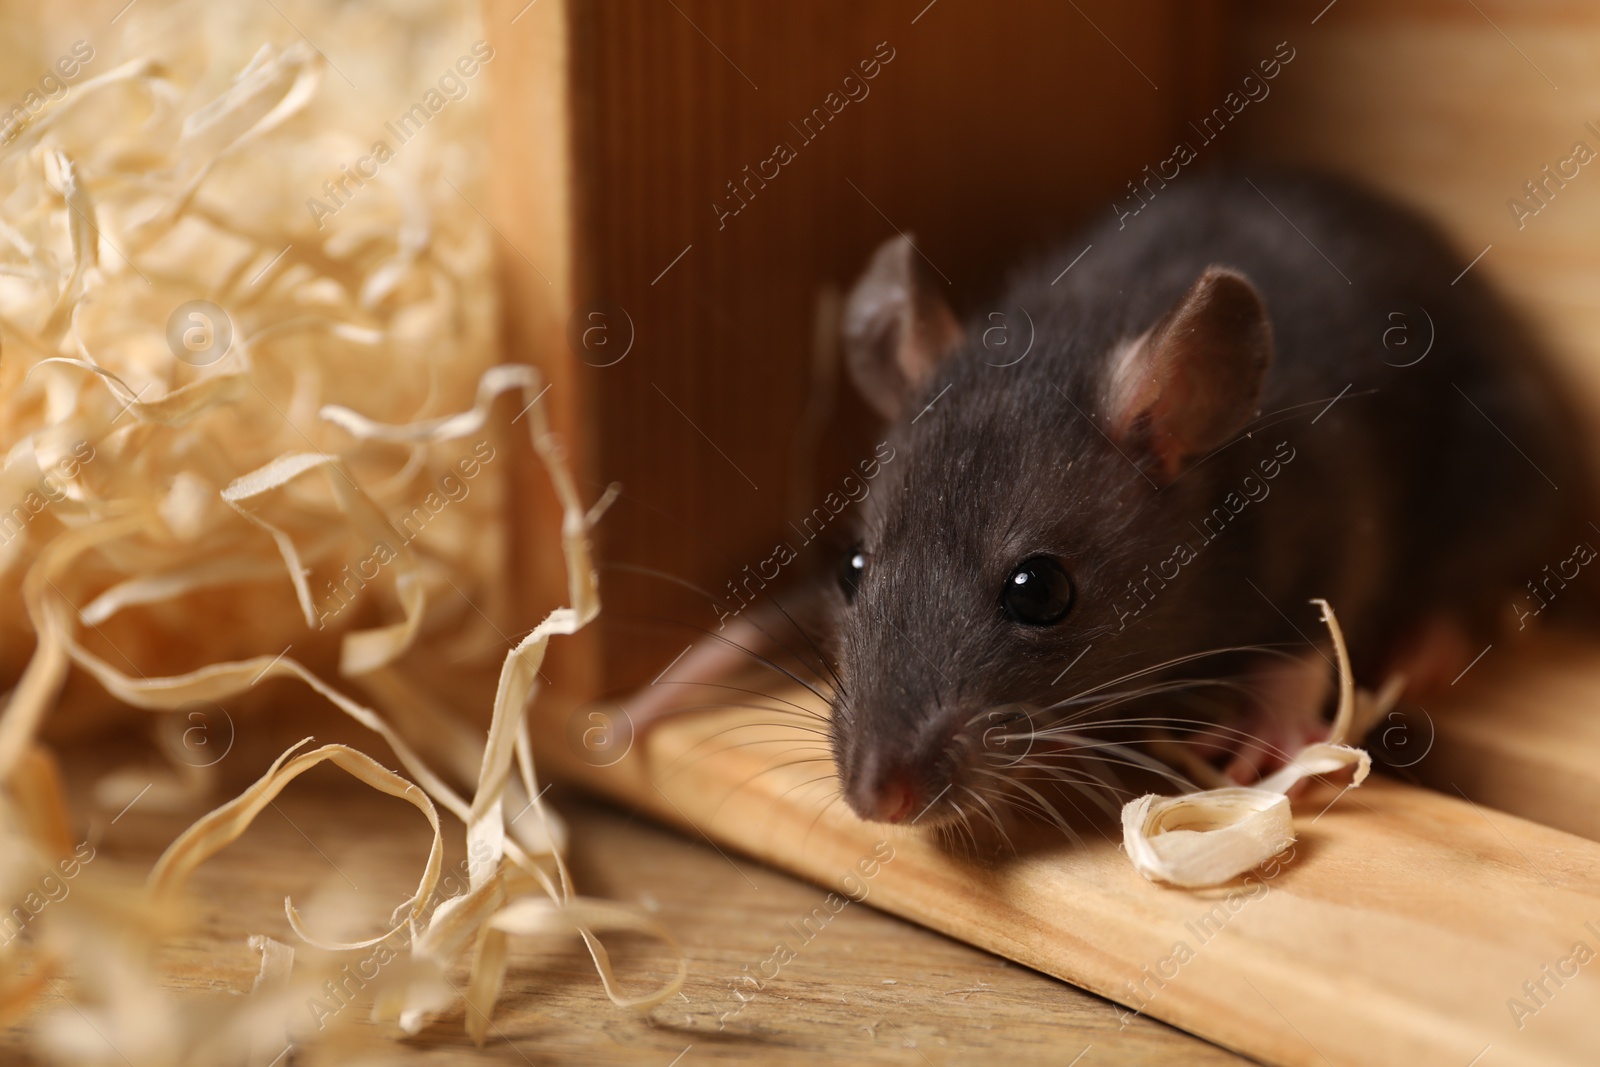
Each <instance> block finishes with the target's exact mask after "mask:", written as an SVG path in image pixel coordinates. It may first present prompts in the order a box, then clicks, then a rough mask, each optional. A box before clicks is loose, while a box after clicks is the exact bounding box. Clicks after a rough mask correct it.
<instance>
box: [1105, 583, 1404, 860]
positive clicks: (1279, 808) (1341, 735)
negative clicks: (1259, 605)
mask: <svg viewBox="0 0 1600 1067" xmlns="http://www.w3.org/2000/svg"><path fill="white" fill-rule="evenodd" d="M1312 603H1314V604H1318V605H1320V606H1321V607H1322V621H1323V622H1325V623H1327V625H1328V632H1329V634H1330V635H1331V636H1332V638H1333V647H1334V652H1335V654H1336V657H1337V661H1338V662H1337V670H1338V676H1339V704H1338V710H1337V711H1336V712H1335V715H1334V722H1333V727H1332V730H1331V732H1330V735H1329V740H1328V741H1326V742H1321V743H1318V744H1313V745H1307V746H1306V747H1305V748H1303V749H1301V750H1300V751H1299V752H1298V753H1297V754H1296V755H1295V756H1294V758H1293V759H1291V760H1290V761H1289V762H1288V763H1287V764H1286V765H1285V766H1283V767H1281V768H1279V769H1278V770H1277V771H1275V772H1273V773H1272V774H1270V775H1268V776H1266V777H1265V778H1263V779H1261V780H1260V781H1259V782H1257V783H1256V784H1255V785H1254V786H1230V787H1226V788H1221V789H1207V790H1202V791H1200V792H1195V793H1188V794H1185V795H1183V796H1177V797H1163V796H1157V795H1155V794H1153V793H1152V794H1148V795H1146V796H1142V797H1140V798H1138V799H1137V800H1131V801H1129V802H1128V803H1127V804H1125V805H1124V806H1123V808H1122V847H1123V849H1124V850H1125V851H1126V852H1127V853H1128V858H1129V859H1130V860H1131V861H1132V862H1133V866H1134V868H1135V869H1136V870H1138V872H1139V873H1140V874H1142V875H1144V876H1145V877H1146V878H1149V879H1150V880H1152V881H1160V882H1166V883H1168V884H1170V885H1175V886H1179V887H1181V888H1184V889H1202V888H1206V887H1209V886H1216V885H1222V884H1223V883H1226V882H1230V881H1232V880H1233V879H1235V878H1237V877H1239V876H1240V875H1241V874H1244V873H1245V872H1246V871H1251V870H1254V869H1255V868H1257V867H1259V866H1261V864H1263V863H1265V862H1266V861H1267V860H1269V859H1271V858H1272V857H1273V856H1276V855H1277V854H1278V853H1280V852H1282V851H1283V850H1284V849H1286V848H1288V847H1289V846H1290V845H1292V844H1294V840H1295V832H1294V822H1293V819H1292V816H1291V812H1290V808H1289V798H1288V796H1287V793H1288V792H1289V790H1290V789H1291V788H1292V787H1293V786H1294V785H1295V784H1296V783H1298V782H1300V781H1302V780H1304V779H1306V778H1309V777H1313V776H1320V775H1329V774H1335V773H1338V772H1340V771H1343V770H1346V769H1348V768H1352V767H1353V768H1354V772H1353V774H1352V776H1351V779H1350V785H1349V786H1348V787H1347V788H1352V789H1353V788H1355V787H1356V786H1359V785H1360V784H1361V783H1362V782H1363V781H1364V780H1365V779H1366V777H1367V773H1368V772H1369V771H1370V770H1371V769H1372V760H1371V758H1370V757H1369V756H1368V755H1367V753H1366V752H1365V751H1364V750H1363V749H1360V748H1355V747H1353V746H1351V745H1348V744H1345V742H1346V741H1347V740H1355V739H1358V738H1360V737H1362V736H1364V735H1365V733H1366V731H1367V730H1368V729H1369V728H1370V727H1371V726H1372V724H1373V723H1375V722H1376V721H1377V720H1378V719H1380V718H1382V716H1383V714H1384V713H1385V712H1386V711H1387V710H1388V708H1389V707H1390V706H1392V705H1393V703H1394V701H1395V700H1396V699H1397V698H1398V696H1399V693H1400V690H1401V689H1403V688H1404V681H1405V680H1404V679H1403V678H1400V677H1398V676H1397V677H1394V678H1390V679H1389V680H1388V681H1387V682H1386V683H1385V684H1384V687H1383V689H1382V691H1381V692H1380V693H1379V694H1378V695H1376V696H1373V695H1371V694H1368V693H1366V692H1363V691H1360V690H1357V689H1356V687H1355V681H1354V678H1353V676H1352V675H1351V672H1350V655H1349V652H1348V651H1347V650H1346V648H1345V643H1344V633H1343V632H1342V631H1341V630H1340V629H1339V620H1338V619H1337V618H1336V617H1335V616H1334V613H1333V608H1332V607H1331V606H1329V604H1328V602H1327V601H1326V600H1314V601H1312Z"/></svg>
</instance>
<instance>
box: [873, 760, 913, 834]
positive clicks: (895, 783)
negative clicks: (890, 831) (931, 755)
mask: <svg viewBox="0 0 1600 1067" xmlns="http://www.w3.org/2000/svg"><path fill="white" fill-rule="evenodd" d="M865 799H866V802H867V803H866V805H865V809H866V810H865V811H863V812H862V814H863V815H865V816H866V817H867V818H869V819H872V820H875V821H877V822H887V823H898V822H904V821H905V820H906V819H908V818H910V817H911V816H912V815H913V814H914V813H915V812H916V804H917V791H916V789H915V788H914V787H913V786H912V784H911V779H910V777H909V776H908V775H906V774H905V773H904V772H901V771H890V772H889V773H887V774H885V775H884V776H883V777H882V778H881V779H879V781H878V783H877V786H876V788H874V789H871V790H870V791H869V792H868V794H867V796H866V798H865Z"/></svg>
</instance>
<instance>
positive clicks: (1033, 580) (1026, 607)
mask: <svg viewBox="0 0 1600 1067" xmlns="http://www.w3.org/2000/svg"><path fill="white" fill-rule="evenodd" d="M1000 606H1001V607H1002V608H1004V609H1005V613H1006V615H1007V617H1008V618H1010V619H1011V621H1012V622H1020V623H1026V624H1027V625H1029V626H1049V625H1051V624H1053V623H1058V622H1060V621H1061V620H1062V619H1064V618H1066V617H1067V612H1069V611H1071V610H1072V579H1071V578H1069V577H1067V572H1066V570H1065V569H1063V568H1062V566H1061V564H1059V563H1057V562H1056V561H1055V560H1053V559H1051V558H1050V557H1049V556H1034V557H1033V558H1032V559H1025V560H1023V561H1022V562H1021V563H1019V564H1017V567H1016V569H1015V570H1013V571H1012V572H1011V576H1010V577H1009V578H1007V579H1006V584H1005V586H1004V587H1003V588H1002V589H1001V590H1000Z"/></svg>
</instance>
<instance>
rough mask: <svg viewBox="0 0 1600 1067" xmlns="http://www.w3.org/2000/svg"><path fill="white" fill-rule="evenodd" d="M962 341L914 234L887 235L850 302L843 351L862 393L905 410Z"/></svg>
mask: <svg viewBox="0 0 1600 1067" xmlns="http://www.w3.org/2000/svg"><path fill="white" fill-rule="evenodd" d="M960 341H961V324H960V323H958V322H957V321H956V317H955V315H954V314H953V313H952V312H951V311H950V308H949V307H948V306H947V305H946V304H945V302H944V300H943V299H942V298H941V297H940V296H939V294H938V291H937V289H936V288H935V285H934V283H933V282H932V281H931V280H930V279H929V278H928V269H927V266H926V265H925V264H924V263H923V262H922V257H921V256H920V255H918V254H917V250H916V248H914V247H913V246H912V244H911V239H910V238H908V237H903V236H902V237H894V238H891V239H889V240H888V241H885V242H884V243H883V244H882V245H880V246H879V248H878V251H877V252H876V253H875V254H874V255H873V257H872V263H871V264H870V265H869V266H868V267H867V271H866V273H865V274H863V275H862V276H861V280H860V281H858V282H857V283H856V287H855V288H854V289H852V290H851V291H850V299H849V301H848V302H847V303H846V304H845V310H844V350H845V359H846V361H847V362H848V364H849V367H850V377H851V379H852V380H854V382H855V384H856V388H857V389H859V390H861V395H862V396H864V397H866V399H867V402H868V403H870V404H871V405H872V406H873V407H874V408H876V409H877V410H878V411H879V412H880V413H881V414H882V415H883V416H884V417H885V418H887V419H889V420H891V421H893V420H894V419H897V418H899V417H900V414H901V410H902V409H903V408H904V406H905V403H906V401H907V400H908V399H909V398H910V397H911V396H912V395H914V394H915V393H916V392H917V390H919V389H920V388H921V387H922V386H923V385H924V384H926V382H927V381H928V379H929V378H930V377H932V375H933V370H934V368H935V367H936V366H938V364H939V361H940V360H942V359H944V357H945V356H947V355H949V354H950V352H951V351H952V350H953V349H954V348H955V347H956V345H957V344H959V343H960Z"/></svg>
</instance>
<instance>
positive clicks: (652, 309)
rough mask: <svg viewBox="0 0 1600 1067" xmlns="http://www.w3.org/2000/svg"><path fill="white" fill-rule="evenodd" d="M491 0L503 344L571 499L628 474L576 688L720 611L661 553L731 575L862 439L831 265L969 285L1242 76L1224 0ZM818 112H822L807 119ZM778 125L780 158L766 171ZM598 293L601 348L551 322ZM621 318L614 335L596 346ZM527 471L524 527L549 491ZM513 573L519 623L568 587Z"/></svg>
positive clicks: (651, 671)
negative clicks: (595, 625)
mask: <svg viewBox="0 0 1600 1067" xmlns="http://www.w3.org/2000/svg"><path fill="white" fill-rule="evenodd" d="M525 5H526V6H525ZM486 17H487V21H488V29H489V37H490V40H491V41H493V42H494V45H495V48H496V49H497V53H498V54H499V55H500V56H503V57H505V58H506V59H507V60H508V61H507V62H504V63H501V62H496V63H495V64H494V65H493V67H492V68H490V69H491V72H492V73H494V74H495V75H496V76H497V77H499V78H500V81H499V82H498V84H497V86H496V89H497V93H498V97H497V100H496V104H495V115H494V128H493V131H492V138H493V145H494V148H493V151H494V153H495V163H494V166H493V174H494V181H495V196H494V205H495V207H494V218H493V221H494V223H495V225H496V227H497V228H498V229H499V230H500V231H501V233H502V235H503V237H504V239H505V246H506V247H505V248H504V249H503V252H504V254H503V256H502V260H503V262H504V264H505V279H506V283H507V300H508V306H507V315H506V323H507V343H508V345H509V346H510V348H511V351H512V353H513V354H514V355H516V356H518V357H520V358H531V359H535V360H538V361H540V362H541V363H543V364H545V365H546V366H549V367H550V368H551V371H552V376H553V379H554V385H553V386H552V390H551V395H550V397H549V399H550V400H551V402H552V404H553V405H554V408H555V412H556V416H557V419H558V421H559V422H560V424H561V425H562V427H563V429H564V430H565V431H566V432H567V433H568V434H569V435H570V437H571V440H572V443H573V446H574V449H575V452H576V454H577V457H578V459H579V461H580V464H581V473H582V477H583V479H584V481H585V487H586V492H587V493H589V494H590V495H591V496H592V495H597V494H598V493H599V492H600V489H601V487H602V486H603V485H604V484H605V483H607V482H610V481H618V482H620V483H621V484H622V486H623V494H624V495H623V497H622V499H621V500H620V501H619V502H618V504H617V505H616V506H615V508H613V510H612V512H611V513H610V514H609V515H608V517H607V518H606V520H605V522H604V523H603V525H602V526H601V528H600V530H599V531H598V553H599V557H600V559H601V561H602V565H603V568H604V569H603V571H602V593H603V596H604V599H605V614H604V617H603V618H602V620H601V624H600V627H599V630H598V633H597V634H596V635H595V636H594V637H593V639H592V646H591V650H590V651H591V654H590V656H589V657H588V658H587V660H586V666H585V667H584V668H583V669H582V670H581V671H579V672H578V674H576V675H573V674H571V673H569V674H568V675H565V676H563V677H562V678H561V679H558V681H562V682H564V683H565V684H566V685H568V686H570V687H573V688H575V689H577V690H580V691H584V692H587V693H590V694H592V693H594V692H597V691H620V690H622V689H625V688H628V687H630V686H633V685H637V684H640V683H642V682H647V681H649V680H650V679H651V678H652V677H653V676H654V675H655V674H657V673H658V672H659V671H660V670H661V669H662V668H663V667H664V666H666V665H667V664H668V663H669V662H670V661H671V660H672V658H673V657H674V656H675V655H677V653H678V652H679V651H680V650H681V649H682V648H683V647H684V646H685V645H687V644H688V642H689V640H690V639H691V638H692V637H694V636H695V635H694V634H693V632H692V631H691V630H689V629H687V628H686V627H685V625H684V624H688V625H690V626H714V625H715V620H716V615H715V613H714V612H713V610H712V609H711V607H710V605H709V604H708V603H707V601H706V600H705V598H704V597H697V596H696V595H695V594H693V593H690V592H688V591H686V590H684V589H683V588H681V587H679V586H677V585H675V584H673V582H672V581H671V580H669V578H675V579H681V580H683V581H686V582H689V583H693V584H695V585H698V586H701V587H704V588H706V589H709V590H711V591H721V590H723V589H724V587H725V585H726V583H727V582H728V581H729V580H730V579H733V578H735V577H737V576H738V575H739V574H740V572H741V570H742V568H743V567H744V566H745V565H747V564H748V565H750V566H751V567H754V566H755V565H756V564H758V563H759V562H761V561H762V560H764V559H766V558H767V557H768V556H769V555H770V554H771V552H772V549H773V547H774V544H775V541H776V540H777V538H778V537H780V536H782V533H783V531H784V529H785V528H786V524H787V523H788V522H789V521H790V520H798V519H799V518H800V517H801V516H803V515H804V514H806V513H807V512H809V511H810V510H811V509H812V508H813V507H815V506H817V505H819V504H820V503H821V501H822V498H823V496H824V495H825V494H826V493H827V492H828V491H829V490H830V489H831V488H832V487H833V486H834V485H835V484H836V483H837V481H838V479H839V478H840V477H841V476H842V475H843V474H844V473H845V471H846V470H847V469H848V468H849V467H851V466H853V465H854V463H855V461H856V460H858V459H860V458H865V457H866V456H868V455H870V453H871V445H872V444H873V443H874V442H875V441H876V440H877V439H878V438H877V437H876V436H874V435H875V433H876V428H875V427H874V426H873V424H872V421H871V419H870V418H869V417H868V415H867V413H866V411H865V409H864V408H863V407H862V406H861V405H860V404H859V403H857V402H856V401H855V400H854V398H853V397H851V396H850V395H848V392H847V391H846V390H842V389H839V388H836V387H830V385H829V382H830V380H831V379H830V376H829V373H828V369H827V367H828V362H827V361H828V359H829V358H830V351H829V346H827V345H819V343H818V337H817V334H816V330H817V328H816V325H815V324H816V322H817V319H818V311H817V309H818V304H819V299H820V298H821V297H822V295H823V294H825V293H826V292H828V291H829V289H830V287H832V288H833V289H834V290H837V289H839V288H843V287H847V286H848V285H849V284H850V282H851V281H852V280H853V278H854V277H855V275H856V274H857V273H858V272H859V271H860V269H861V268H862V267H863V266H864V264H865V261H866V259H867V257H868V256H869V254H870V253H871V252H872V250H873V249H874V248H875V247H876V246H877V245H878V244H879V243H880V242H882V241H883V240H885V239H886V238H888V237H891V236H893V235H894V233H895V232H896V230H897V229H898V230H903V231H906V232H908V233H913V234H914V235H915V238H916V241H917V244H918V245H919V246H920V247H921V248H922V250H923V251H924V252H925V253H926V254H927V257H928V258H929V260H930V261H931V262H932V263H933V264H934V265H935V267H936V268H937V270H938V271H939V272H940V273H941V274H943V275H944V276H945V278H946V279H947V280H948V283H949V292H950V295H951V298H952V300H953V302H954V303H955V304H956V306H957V307H960V308H965V309H967V310H969V311H977V310H981V309H982V307H983V302H984V301H985V299H987V297H988V295H989V294H990V293H991V292H993V291H994V290H995V289H996V288H997V287H998V284H999V282H1000V280H1001V275H1002V272H1003V270H1004V268H1005V267H1006V266H1008V265H1009V264H1011V263H1013V262H1015V261H1016V260H1017V259H1019V258H1020V257H1022V256H1023V255H1025V254H1026V253H1027V252H1029V251H1031V250H1033V249H1036V248H1038V247H1040V246H1042V245H1044V244H1047V243H1049V242H1050V241H1052V240H1053V239H1056V238H1060V237H1063V236H1065V235H1066V234H1067V233H1068V232H1069V231H1070V229H1071V228H1072V227H1073V226H1074V225H1075V224H1076V223H1079V222H1081V221H1082V220H1084V219H1085V218H1087V217H1090V216H1095V215H1101V214H1104V213H1107V212H1109V211H1111V210H1112V208H1111V205H1112V202H1113V200H1115V199H1116V198H1117V197H1118V195H1119V194H1121V195H1126V189H1125V185H1126V183H1127V182H1129V181H1130V180H1133V179H1135V178H1138V177H1140V171H1141V169H1142V168H1143V167H1144V166H1145V165H1146V164H1151V165H1154V164H1155V163H1156V162H1158V161H1159V160H1161V159H1163V158H1165V157H1166V156H1167V155H1169V154H1170V151H1171V148H1172V145H1173V142H1174V138H1175V136H1176V135H1177V132H1178V131H1179V130H1180V128H1182V126H1183V125H1184V124H1185V123H1186V122H1187V121H1188V120H1190V119H1191V118H1194V117H1196V115H1197V114H1198V113H1201V112H1203V111H1205V110H1208V109H1209V108H1210V107H1211V106H1213V104H1214V103H1215V102H1216V101H1214V100H1213V99H1212V98H1213V97H1214V96H1217V95H1218V93H1217V89H1216V86H1217V85H1218V83H1219V79H1221V78H1224V75H1231V73H1232V72H1226V71H1224V70H1223V69H1222V68H1223V67H1224V66H1225V65H1226V60H1225V58H1224V56H1225V53H1224V48H1223V40H1222V34H1221V26H1220V21H1219V12H1218V9H1217V8H1216V6H1215V5H1213V4H1208V3H1199V4H1196V3H1193V2H1190V0H1141V2H1138V3H1126V2H1115V0H1078V2H1076V3H1057V2H1053V0H1051V2H1046V0H1028V2H1015V3H1007V4H1005V5H990V4H974V3H970V2H966V0H936V2H934V3H931V4H930V3H928V2H927V0H910V2H897V3H881V4H871V5H864V4H858V3H854V2H850V0H823V2H808V3H803V4H802V3H788V4H781V5H780V4H763V5H754V4H742V3H734V2H731V0H651V2H636V0H628V2H624V0H539V2H538V3H535V4H532V5H527V0H490V2H489V3H488V5H487V16H486ZM863 62H865V63H867V64H868V67H867V69H868V70H872V69H873V66H872V64H873V63H876V74H875V76H874V77H872V78H871V79H870V80H867V79H866V78H864V77H863V71H862V69H861V65H862V63H863ZM847 77H853V78H854V81H853V82H851V83H848V84H847V83H846V78H847ZM829 94H838V95H837V96H835V97H833V98H832V99H831V100H830V96H829ZM848 94H854V96H855V97H856V99H851V100H849V102H848V103H846V104H844V105H843V106H842V107H840V106H839V103H838V101H839V100H840V99H841V98H845V97H846V96H847V95H848ZM817 108H824V109H829V110H830V112H831V110H833V109H837V114H831V113H830V114H829V118H828V121H827V122H826V124H823V123H822V122H821V121H820V120H813V122H812V123H811V124H810V126H809V127H807V126H806V125H805V121H804V120H805V118H806V116H808V115H810V114H811V113H812V112H813V109H817ZM779 144H784V145H787V146H788V147H789V148H790V149H791V150H792V151H793V154H794V158H792V159H790V160H789V161H788V162H785V163H782V164H781V165H779V166H777V167H776V170H777V173H776V176H773V170H774V167H773V164H771V163H768V164H766V165H765V166H763V161H765V160H769V159H772V158H774V149H775V147H776V146H777V145H779ZM747 166H748V167H749V168H751V170H750V172H747V171H746V170H745V168H746V167H747ZM762 170H764V171H765V173H766V175H767V179H766V180H764V181H760V182H751V183H749V184H745V183H746V179H747V178H748V175H749V173H751V172H760V171H762ZM730 181H731V182H735V183H737V184H739V185H740V186H741V194H740V196H741V197H742V200H743V201H746V202H744V203H743V205H742V206H741V199H738V198H735V196H733V195H732V194H730V191H729V186H728V183H729V182H730ZM716 205H720V208H719V207H718V206H716ZM733 208H739V210H738V213H737V214H731V213H730V214H727V215H724V214H723V212H724V211H730V210H731V209H733ZM595 311H598V312H600V313H602V314H603V315H604V316H605V317H604V318H603V319H598V320H596V319H592V318H585V321H584V325H583V326H581V327H580V328H579V329H578V330H575V331H572V333H573V334H574V335H576V336H581V330H582V329H584V328H587V327H589V326H600V327H602V332H599V333H593V332H592V333H591V334H590V340H591V342H598V341H599V340H600V339H601V338H602V337H604V338H605V340H606V341H607V342H608V344H609V345H610V347H609V348H607V347H602V346H599V345H598V344H593V345H591V346H590V350H585V349H584V346H583V345H581V344H580V345H578V346H577V349H574V348H573V347H572V345H571V344H569V336H568V334H569V330H568V324H569V319H570V317H571V316H572V315H573V314H574V313H575V312H576V313H578V314H580V316H587V315H588V314H589V313H591V312H595ZM629 323H631V335H632V347H631V349H629V350H628V353H627V355H626V357H625V358H623V359H621V360H620V362H616V363H614V364H612V365H608V366H602V365H600V364H603V363H607V362H609V360H610V359H611V358H614V356H616V355H620V352H621V349H622V346H623V345H624V344H625V343H626V342H627V340H628V335H629V333H630V328H629V325H628V324H629ZM824 419H825V420H826V422H822V421H819V420H824ZM528 474H529V477H527V478H526V479H525V485H524V488H523V496H524V502H525V511H524V514H525V517H526V518H527V519H528V520H529V526H528V530H529V534H528V536H534V531H536V530H540V529H542V530H545V531H548V530H549V528H550V527H549V526H548V523H547V522H546V524H545V525H543V526H540V525H539V521H538V520H539V518H540V516H541V514H543V515H544V516H545V518H546V519H548V508H549V499H548V495H547V494H546V493H544V492H543V491H542V490H541V488H540V486H539V476H538V474H537V472H536V471H532V469H531V467H530V470H529V472H528ZM796 547H799V545H798V544H796ZM804 563H805V561H803V560H802V561H797V562H796V563H795V564H792V565H790V568H789V569H790V570H792V571H793V570H798V569H799V568H800V567H801V566H802V565H804ZM619 568H623V569H619ZM626 568H643V569H646V570H652V571H657V572H660V574H661V575H663V576H668V577H651V576H646V575H643V574H640V573H637V572H636V571H633V570H630V569H626ZM525 580H526V581H527V582H529V583H530V588H532V587H537V588H539V589H541V590H543V598H542V601H541V602H540V603H538V604H535V603H533V602H531V601H530V603H529V605H528V617H527V619H526V620H524V621H525V622H527V623H529V624H531V622H532V620H533V619H534V618H536V617H537V615H538V613H539V612H540V611H542V610H543V609H544V608H546V607H548V606H549V605H550V603H553V602H555V600H556V599H558V598H559V591H560V585H559V581H558V576H557V575H554V574H551V573H545V574H543V575H525ZM552 590H554V592H552ZM666 620H674V621H675V622H676V623H677V625H675V626H674V625H670V624H668V623H667V622H666ZM564 658H565V657H564ZM567 669H568V670H569V672H570V669H571V668H570V663H569V665H568V668H567Z"/></svg>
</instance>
